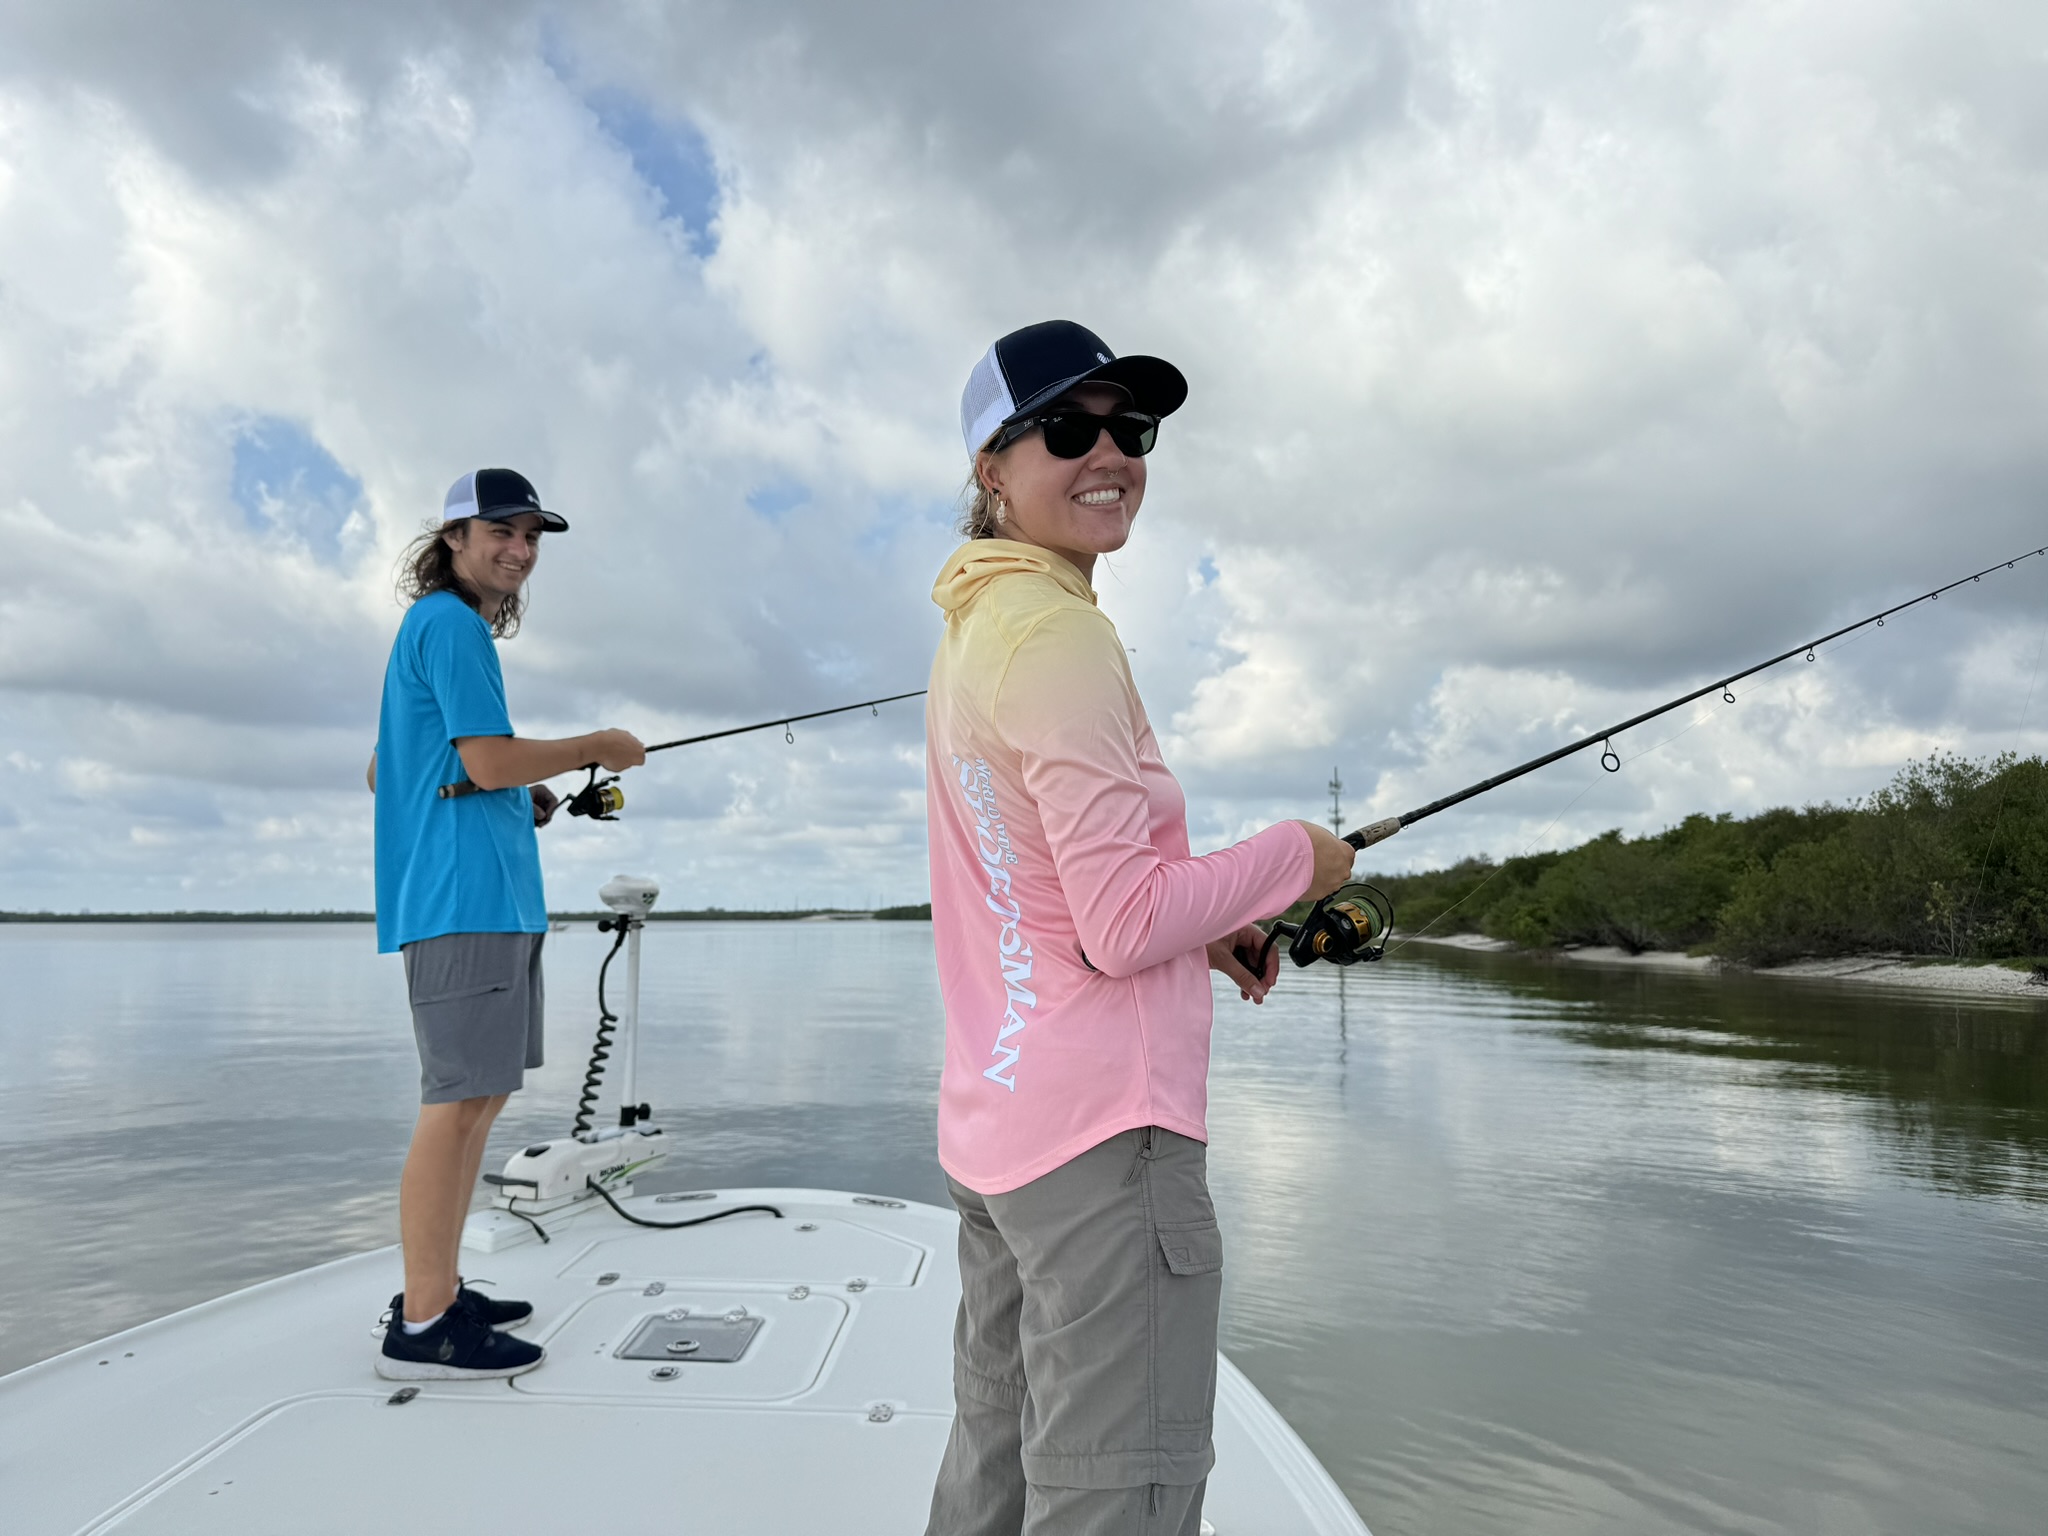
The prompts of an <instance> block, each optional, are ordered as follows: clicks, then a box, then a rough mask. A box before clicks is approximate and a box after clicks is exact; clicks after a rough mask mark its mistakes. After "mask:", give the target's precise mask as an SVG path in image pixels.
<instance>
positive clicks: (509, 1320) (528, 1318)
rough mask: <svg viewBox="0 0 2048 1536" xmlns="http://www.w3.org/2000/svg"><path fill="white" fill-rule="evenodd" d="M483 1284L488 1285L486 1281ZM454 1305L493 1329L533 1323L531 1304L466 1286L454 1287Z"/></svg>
mask: <svg viewBox="0 0 2048 1536" xmlns="http://www.w3.org/2000/svg"><path fill="white" fill-rule="evenodd" d="M484 1283H485V1284H486V1285H488V1284H490V1282H489V1281H488V1280H486V1281H485V1282H484ZM455 1304H456V1305H457V1306H460V1307H467V1308H469V1310H470V1311H472V1312H474V1313H476V1314H477V1315H478V1316H479V1317H481V1318H482V1319H483V1320H484V1321H485V1322H487V1323H489V1324H490V1325H491V1326H492V1327H493V1328H517V1327H518V1326H519V1325H520V1324H521V1323H530V1322H532V1321H533V1303H532V1302H530V1301H504V1300H500V1299H499V1298H498V1297H496V1296H486V1295H485V1294H484V1293H483V1292H482V1291H473V1290H471V1289H470V1288H469V1287H468V1286H466V1285H458V1286H457V1287H456V1290H455ZM392 1305H393V1306H396V1305H397V1303H396V1302H393V1303H392Z"/></svg>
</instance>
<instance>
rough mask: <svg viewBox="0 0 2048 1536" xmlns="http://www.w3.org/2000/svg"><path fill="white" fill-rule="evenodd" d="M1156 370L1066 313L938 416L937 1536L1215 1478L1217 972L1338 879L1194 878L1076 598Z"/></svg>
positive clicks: (1123, 502) (1160, 405)
mask: <svg viewBox="0 0 2048 1536" xmlns="http://www.w3.org/2000/svg"><path fill="white" fill-rule="evenodd" d="M1186 397H1187V383H1186V381H1185V380H1184V379H1183V378H1182V377H1181V374H1180V371H1179V370H1178V369H1177V368H1175V367H1173V365H1172V364H1170V363H1166V362H1163V361H1161V360H1160V359H1158V358H1153V357H1126V358H1117V357H1115V356H1114V355H1113V354H1112V353H1111V352H1110V350H1109V348H1108V347H1107V346H1105V345H1104V344H1103V343H1102V341H1101V340H1100V338H1098V337H1096V336H1095V335H1094V334H1092V333H1091V332H1089V331H1087V330H1085V329H1083V328H1082V327H1081V326H1078V325H1075V324H1073V323H1071V322H1069V321H1051V322H1048V323H1046V324H1043V325H1034V326H1030V327H1027V328H1026V329H1024V330H1021V331H1015V332H1013V333H1011V334H1010V335H1008V336H1005V337H1003V338H1002V340H1000V341H998V342H997V343H996V344H995V345H994V346H993V347H991V348H990V349H989V351H988V353H987V355H986V356H984V357H983V359H982V360H981V362H980V363H979V364H977V365H976V367H975V369H974V372H973V375H972V376H971V377H970V378H969V380H968V383H967V390H966V393H965V395H964V396H963V399H962V402H961V428H962V432H963V434H964V436H965V437H966V440H967V449H968V452H969V453H970V454H971V455H973V458H974V475H975V478H974V481H973V489H972V492H971V496H972V500H971V503H970V506H969V509H968V513H967V518H966V522H965V525H964V527H963V531H964V532H966V533H967V534H968V535H969V541H968V543H967V544H966V545H965V546H963V547H962V548H961V549H959V550H958V551H956V552H955V553H954V554H953V556H952V557H951V558H950V559H949V560H948V561H947V562H946V566H945V569H944V570H943V571H942V572H941V574H940V576H939V580H938V584H937V586H936V587H935V588H934V589H933V594H932V595H933V598H934V599H935V600H936V601H937V603H938V604H939V606H940V607H941V608H942V609H944V610H945V614H946V634H945V638H944V640H943V641H942V642H941V643H940V646H939V653H938V657H937V659H936V660H935V661H934V662H933V664H932V682H931V696H930V700H929V703H928V705H927V727H928V733H927V739H928V742H929V747H928V751H929V753H930V788H929V792H928V794H927V806H928V811H927V814H928V816H929V818H930V826H931V860H932V928H933V936H934V939H935V942H936V946H937V950H938V962H939V977H940V983H941V986H942V989H943V991H944V994H945V1002H946V1064H945V1072H944V1077H943V1080H942V1083H941V1086H940V1093H939V1160H940V1162H941V1163H942V1164H943V1165H944V1166H945V1169H946V1173H947V1176H948V1184H949V1186H950V1188H951V1190H952V1193H953V1200H954V1203H955V1204H956V1205H957V1206H958V1207H959V1209H960V1223H961V1225H960V1269H961V1301H960V1314H959V1320H958V1323H957V1326H956V1329H955V1335H954V1399H955V1414H954V1421H953V1433H952V1439H951V1440H950V1442H949V1443H948V1445H947V1448H946V1456H945V1461H944V1463H943V1464H942V1466H941V1468H940V1471H939V1479H938V1486H937V1489H936V1490H935V1492H934V1494H933V1497H932V1518H931V1524H930V1526H929V1532H930V1533H931V1536H964V1533H970V1532H971V1533H976V1536H980V1533H987V1536H994V1533H997V1532H1002V1533H1006V1536H1013V1533H1016V1532H1018V1531H1020V1530H1023V1531H1029V1532H1032V1533H1050V1532H1055V1531H1057V1532H1060V1533H1062V1536H1068V1533H1082V1532H1086V1533H1095V1532H1102V1533H1109V1532H1117V1533H1123V1532H1138V1531H1144V1532H1169V1533H1179V1532H1185V1533H1186V1536H1195V1532H1196V1531H1197V1530H1198V1528H1199V1526H1200V1523H1201V1503H1202V1487H1203V1483H1204V1480H1205V1479H1206V1478H1207V1476H1208V1473H1209V1468H1210V1466H1211V1464H1212V1463H1213V1461H1214V1459H1215V1457H1214V1454H1213V1452H1212V1451H1211V1449H1210V1422H1211V1417H1212V1413H1213V1409H1214V1403H1215V1393H1216V1314H1217V1303H1218V1299H1219V1297H1220V1295H1221V1290H1222V1268H1223V1247H1222V1239H1221V1237H1220V1236H1219V1234H1218V1232H1217V1228H1216V1215H1215V1210H1214V1208H1213V1207H1212V1206H1211V1205H1210V1202H1209V1191H1208V1184H1207V1175H1206V1162H1205V1157H1206V1147H1205V1146H1204V1141H1205V1138H1206V1134H1207V1132H1206V1128H1205V1125H1204V1118H1203V1117H1204V1113H1205V1110H1206V1107H1207V1078H1208V1069H1209V1029H1210V1022H1211V1001H1210V990H1209V981H1208V972H1209V970H1210V969H1215V970H1219V971H1221V972H1223V973H1224V975H1226V976H1227V977H1228V978H1229V979H1230V980H1231V981H1232V982H1234V983H1235V984H1236V985H1237V987H1238V989H1239V991H1240V994H1241V995H1242V996H1244V997H1246V998H1249V999H1250V1000H1252V1001H1254V1002H1259V1001H1263V999H1264V998H1265V995H1266V992H1267V990H1268V989H1269V988H1270V987H1271V986H1272V985H1273V982H1274V980H1275V977H1276V975H1277V971H1278V962H1277V958H1276V959H1275V960H1273V961H1272V962H1270V963H1269V965H1268V968H1267V969H1266V971H1265V973H1264V974H1263V975H1256V976H1255V975H1253V974H1252V973H1251V972H1250V971H1249V970H1247V969H1246V968H1245V967H1244V966H1243V965H1241V964H1240V963H1239V962H1238V960H1237V959H1236V958H1235V956H1234V954H1233V950H1234V948H1235V947H1236V946H1238V945H1248V946H1252V948H1253V950H1254V952H1255V951H1256V948H1257V946H1259V945H1261V944H1262V943H1263V942H1264V938H1265V935H1264V934H1263V932H1261V931H1260V930H1259V929H1258V928H1257V927H1256V926H1255V924H1254V921H1253V920H1254V919H1255V918H1260V917H1267V916H1271V915H1272V914H1274V913H1276V912H1279V911H1281V910H1283V909H1284V908H1286V907H1287V906H1288V905H1289V904H1290V903H1292V902H1293V901H1295V900H1296V899H1298V898H1300V897H1302V896H1305V895H1306V896H1321V895H1325V894H1327V893H1328V892H1330V891H1333V890H1335V889H1336V888H1337V887H1338V886H1339V885H1340V884H1342V883H1343V881H1344V880H1345V879H1346V878H1348V877H1349V874H1350V871H1351V860H1352V850H1351V848H1350V846H1349V845H1348V844H1346V843H1344V842H1342V841H1341V840H1339V839H1338V838H1336V837H1334V836H1333V835H1331V834H1330V833H1329V832H1328V831H1325V830H1324V829H1323V828H1321V827H1318V826H1316V825H1314V824H1312V823H1309V822H1283V823H1281V824H1280V825H1278V826H1273V827H1268V828H1266V830H1264V831H1263V832H1260V833H1259V834H1258V835H1257V836H1255V837H1252V838H1249V839H1247V840H1246V841H1244V842H1242V843H1239V844H1237V845H1235V846H1234V847H1230V848H1226V849H1223V850H1222V851H1221V852H1218V853H1212V854H1206V855H1204V856H1202V857H1200V858H1196V857H1193V856H1191V854H1190V851H1189V846H1188V834H1187V817H1186V802H1185V800H1184V799H1183V798H1182V795H1181V791H1180V786H1179V785H1178V784H1177V783H1176V782H1175V781H1174V778H1173V775H1172V774H1170V773H1169V772H1168V771H1167V769H1166V765H1165V763H1163V762H1162V761H1161V760H1160V756H1159V745H1158V742H1157V741H1156V740H1155V739H1154V737H1153V734H1152V728H1151V725H1150V724H1149V723H1148V722H1147V720H1146V718H1145V711H1144V707H1143V706H1142V705H1141V704H1140V703H1139V701H1138V693H1137V689H1136V686H1135V685H1134V684H1133V682H1132V680H1131V673H1130V668H1129V666H1128V664H1127V662H1126V660H1125V655H1124V649H1123V645H1122V643H1121V642H1120V641H1119V640H1118V639H1117V633H1116V630H1115V628H1114V626H1112V625H1111V623H1110V621H1109V620H1108V619H1107V618H1105V617H1104V616H1103V615H1102V613H1101V612H1100V611H1099V610H1098V609H1097V608H1096V606H1095V593H1094V592H1093V590H1092V589H1091V588H1090V586H1089V578H1090V576H1091V574H1092V573H1093V570H1094V566H1095V559H1096V557H1097V556H1098V555H1102V554H1107V553H1110V552H1111V551H1113V550H1118V549H1121V548H1123V546H1124V542H1125V540H1126V539H1128V538H1129V536H1130V530H1131V521H1132V519H1133V518H1134V517H1136V516H1137V512H1138V507H1139V504H1140V503H1141V502H1142V501H1143V499H1144V495H1145V457H1144V456H1145V454H1146V453H1148V452H1149V451H1150V450H1151V448H1152V445H1153V442H1154V440H1155V439H1156V437H1157V435H1158V430H1159V419H1160V418H1161V417H1163V416H1166V415H1169V414H1170V413H1172V412H1173V411H1174V410H1176V409H1177V408H1178V407H1179V406H1180V404H1181V402H1182V401H1183V400H1184V399H1185V398H1186Z"/></svg>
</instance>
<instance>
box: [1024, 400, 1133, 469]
mask: <svg viewBox="0 0 2048 1536" xmlns="http://www.w3.org/2000/svg"><path fill="white" fill-rule="evenodd" d="M1033 430H1036V431H1038V432H1040V433H1042V434H1044V437H1045V451H1046V452H1047V453H1049V454H1051V455H1052V456H1053V457H1054V458H1056V459H1078V458H1082V457H1085V456H1086V455H1087V454H1088V453H1089V452H1091V451H1092V450H1093V449H1094V447H1095V444H1096V443H1097V442H1098V441H1099V440H1100V439H1101V437H1102V434H1103V433H1105V432H1107V433H1108V434H1109V440H1110V441H1111V442H1113V443H1115V444H1116V446H1117V451H1118V452H1119V453H1122V454H1123V455H1124V456H1125V457H1127V458H1133V459H1142V458H1143V457H1145V455H1146V454H1148V453H1150V452H1151V451H1152V445H1153V444H1154V443H1156V442H1158V441H1159V418H1158V417H1157V416H1147V415H1146V414H1145V413H1144V412H1143V411H1118V412H1117V413H1116V414H1115V415H1114V416H1098V415H1096V414H1095V413H1094V412H1093V411H1082V410H1071V411H1047V412H1046V413H1045V414H1044V415H1043V416H1027V417H1025V418H1024V419H1023V420H1022V421H1013V422H1011V423H1010V424H1009V425H1008V426H1007V427H1005V428H1003V430H1002V431H1001V432H1000V433H998V434H997V435H996V440H995V441H994V442H992V443H990V444H989V451H990V452H991V453H1000V452H1001V451H1002V450H1003V449H1005V448H1007V447H1009V446H1010V444H1012V443H1014V442H1016V441H1017V440H1018V439H1019V438H1022V437H1027V436H1029V435H1030V434H1031V432H1032V431H1033Z"/></svg>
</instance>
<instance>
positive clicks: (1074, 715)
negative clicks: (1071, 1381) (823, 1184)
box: [925, 539, 1314, 1194]
mask: <svg viewBox="0 0 2048 1536" xmlns="http://www.w3.org/2000/svg"><path fill="white" fill-rule="evenodd" d="M932 597H933V599H934V601H936V602H937V603H938V605H939V607H940V608H942V609H943V610H944V611H945V615H946V633H945V638H944V639H943V640H942V641H941V642H940V645H939V652H938V656H937V658H936V659H935V660H934V661H933V663H932V680H931V694H930V697H929V699H928V700H927V702H926V706H925V721H926V742H927V748H926V750H927V754H928V758H929V770H930V773H929V784H928V789H927V793H926V815H927V818H928V820H929V823H930V828H931V864H932V937H933V941H934V943H935V945H936V948H937V951H938V965H939V983H940V988H941V990H942V992H943V994H944V997H945V1005H946V1064H945V1071H944V1074H943V1076H942V1078H941V1081H940V1087H939V1161H940V1163H941V1164H942V1165H943V1166H944V1167H945V1169H946V1171H947V1172H948V1173H950V1174H951V1175H952V1176H953V1177H954V1178H956V1179H958V1180H959V1181H960V1182H961V1183H962V1184H964V1185H966V1186H967V1187H968V1188H970V1189H973V1190H977V1191H979V1192H981V1193H983V1194H1000V1193H1002V1192H1004V1191H1006V1190H1011V1189H1015V1188H1017V1187H1018V1186H1019V1185H1021V1184H1025V1183H1028V1182H1029V1181H1030V1180H1032V1179H1035V1178H1037V1177H1038V1176H1039V1175H1041V1174H1044V1173H1048V1172H1050V1171H1051V1170H1053V1169H1054V1168H1057V1167H1059V1166H1060V1165H1061V1164H1062V1163H1064V1162H1066V1161H1068V1160H1069V1159H1070V1158H1073V1157H1075V1156H1077V1155H1079V1154H1080V1153H1082V1152H1085V1151H1087V1150H1088V1148H1090V1147H1092V1146H1094V1145H1096V1144H1097V1143H1098V1142H1101V1141H1105V1140H1107V1139H1108V1138H1109V1137H1111V1136H1114V1135H1116V1134H1117V1133H1118V1132H1120V1131H1126V1130H1130V1129H1133V1128H1135V1127H1139V1126H1146V1125H1158V1126H1164V1127H1165V1128H1166V1129H1168V1130H1171V1131H1178V1132H1179V1133H1180V1134H1181V1135H1183V1136H1192V1137H1194V1138H1196V1139H1198V1140H1202V1141H1206V1140H1207V1139H1208V1129H1207V1123H1206V1115H1207V1110H1208V1077H1209V1031H1210V1025H1211V1021H1212V1003H1211V997H1210V991H1209V977H1208V959H1207V956H1206V954H1205V953H1204V949H1205V946H1206V945H1207V944H1208V943H1209V942H1210V941H1211V940H1212V939H1218V938H1222V937H1224V936H1225V935H1227V934H1230V933H1232V932H1234V931H1236V930H1237V929H1238V928H1240V927H1242V926H1243V925H1244V924H1245V923H1247V922H1250V921H1252V920H1254V919H1257V918H1262V917H1267V916H1271V915H1272V914H1274V913H1277V912H1280V911H1282V910H1284V909H1285V908H1286V906H1287V905H1288V903H1289V902H1291V901H1293V900H1294V899H1295V898H1297V897H1299V896H1300V895H1301V893H1302V892H1303V891H1304V890H1305V889H1307V887H1308V883H1309V878H1310V874H1311V870H1312V867H1313V860H1314V855H1313V852H1312V850H1311V847H1310V844H1309V839H1308V834H1307V832H1305V831H1304V830H1303V829H1302V828H1301V827H1300V826H1299V825H1297V824H1295V823H1293V822H1286V823H1282V824H1281V825H1279V826H1275V827H1269V828H1267V829H1266V830H1265V831H1263V832H1261V833H1259V834H1258V835H1257V836H1255V837H1252V838H1248V839H1247V840H1246V841H1244V842H1242V843H1238V844H1236V845H1235V846H1233V847H1229V848H1225V849H1223V850H1221V851H1220V852H1217V853H1211V854H1204V855H1202V856H1200V857H1196V856H1194V855H1193V854H1192V852H1191V850H1190V848H1189V844H1188V831H1187V802H1186V799H1185V798H1184V796H1183V795H1182V793H1181V788H1180V785H1179V783H1178V782H1177V781H1176V780H1175V779H1174V777H1173V775H1172V774H1171V773H1169V772H1168V771H1167V767H1166V764H1165V763H1164V762H1163V761H1162V760H1161V759H1160V756H1159V744H1158V742H1157V741H1156V740H1155V739H1154V737H1153V734H1152V726H1151V724H1150V722H1149V721H1147V719H1146V718H1145V710H1144V706H1143V705H1142V704H1141V703H1140V702H1139V700H1138V690H1137V687H1136V685H1135V684H1134V683H1133V682H1132V679H1131V671H1130V665H1129V662H1128V660H1127V658H1126V656H1125V653H1124V648H1123V644H1122V642H1121V641H1120V640H1119V639H1118V638H1117V632H1116V628H1115V626H1114V625H1112V624H1111V623H1110V621H1109V620H1108V618H1107V617H1105V616H1104V615H1103V613H1102V612H1101V610H1100V609H1098V608H1097V607H1096V604H1095V593H1094V591H1093V590H1092V589H1091V588H1090V587H1089V585H1088V583H1087V581H1086V580H1085V579H1084V578H1083V577H1082V575H1081V573H1080V572H1079V571H1078V570H1076V569H1075V568H1074V567H1073V566H1072V565H1070V564H1069V563H1068V562H1066V561H1065V560H1062V559H1060V558H1059V557H1057V556H1056V555H1053V554H1051V553H1050V552H1048V551H1046V550H1043V549H1040V548H1037V547H1036V546H1034V545H1029V544H1016V543H1011V542H1009V541H1007V540H1003V539H977V540H975V541H973V542H972V543H969V544H967V545H965V546H964V547H963V548H961V549H959V550H957V551H955V552H954V554H953V555H952V557H951V558H950V559H948V560H947V562H946V565H945V568H944V569H943V570H942V571H941V572H940V574H939V580H938V583H937V585H936V586H935V587H934V588H933V589H932Z"/></svg>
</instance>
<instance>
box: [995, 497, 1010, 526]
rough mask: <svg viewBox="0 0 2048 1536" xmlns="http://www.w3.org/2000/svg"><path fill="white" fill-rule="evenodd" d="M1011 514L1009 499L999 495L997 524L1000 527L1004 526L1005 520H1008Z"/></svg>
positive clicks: (997, 500) (997, 499)
mask: <svg viewBox="0 0 2048 1536" xmlns="http://www.w3.org/2000/svg"><path fill="white" fill-rule="evenodd" d="M1009 516H1010V504H1009V503H1008V502H1007V501H1005V500H1003V498H1002V497H1000V496H998V497H997V498H996V526H997V527H998V528H1000V527H1002V525H1003V524H1004V522H1005V521H1007V520H1008V518H1009Z"/></svg>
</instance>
